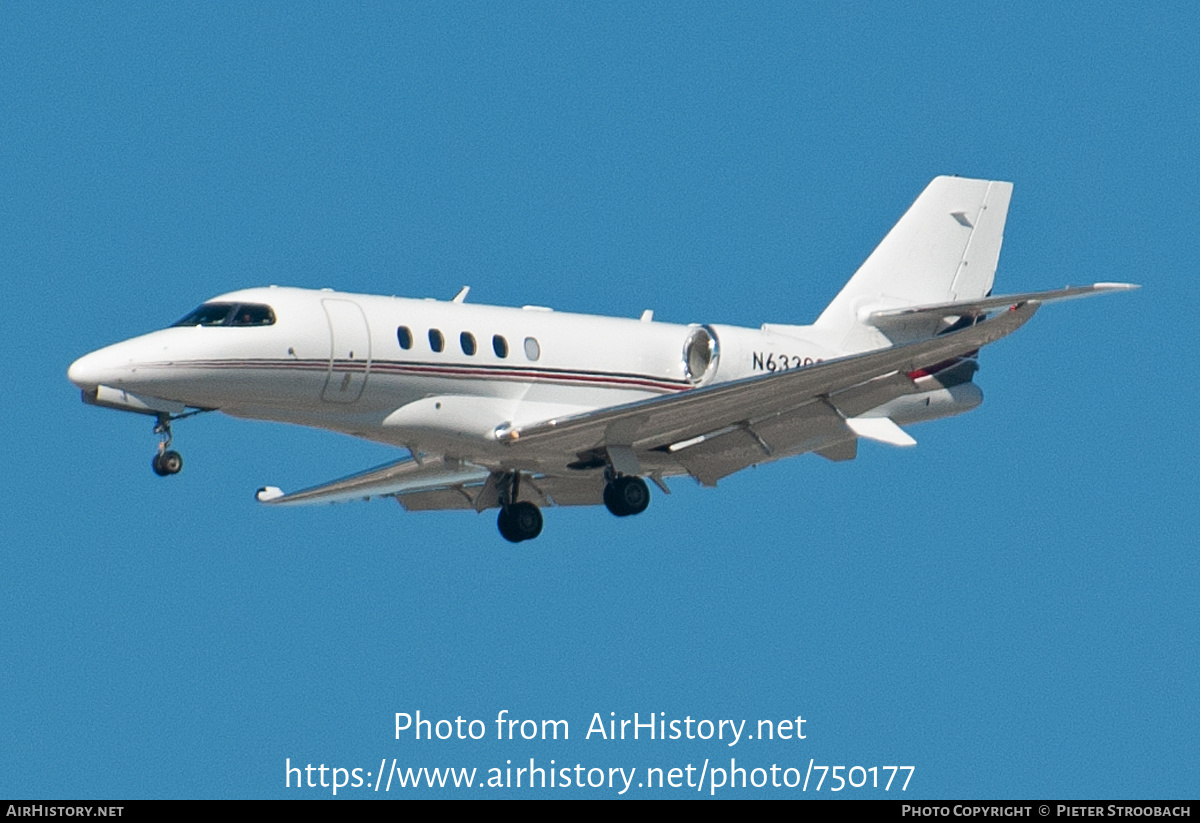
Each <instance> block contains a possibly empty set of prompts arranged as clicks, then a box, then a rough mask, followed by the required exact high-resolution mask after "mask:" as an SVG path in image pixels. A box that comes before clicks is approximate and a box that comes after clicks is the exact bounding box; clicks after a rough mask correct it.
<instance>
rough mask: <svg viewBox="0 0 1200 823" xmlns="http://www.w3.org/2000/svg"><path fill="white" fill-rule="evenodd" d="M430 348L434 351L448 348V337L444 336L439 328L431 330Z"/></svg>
mask: <svg viewBox="0 0 1200 823" xmlns="http://www.w3.org/2000/svg"><path fill="white" fill-rule="evenodd" d="M429 348H431V349H433V350H434V351H441V350H442V349H444V348H446V338H444V337H442V333H441V332H440V331H438V330H437V329H430V330H429Z"/></svg>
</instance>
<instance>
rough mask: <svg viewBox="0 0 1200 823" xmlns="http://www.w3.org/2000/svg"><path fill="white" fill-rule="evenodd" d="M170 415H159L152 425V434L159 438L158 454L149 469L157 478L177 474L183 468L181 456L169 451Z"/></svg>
mask: <svg viewBox="0 0 1200 823" xmlns="http://www.w3.org/2000/svg"><path fill="white" fill-rule="evenodd" d="M171 419H172V418H171V415H169V414H166V413H163V414H159V415H158V418H157V422H156V423H155V424H154V433H155V434H157V435H158V436H159V441H158V454H156V455H154V459H153V460H151V461H150V466H151V468H153V469H154V473H155V474H157V475H158V476H159V477H166V476H167V475H170V474H179V472H180V470H181V469H182V468H183V456H182V455H181V454H180V453H179V452H177V451H171V439H172V438H171Z"/></svg>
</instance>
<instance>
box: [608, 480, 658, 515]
mask: <svg viewBox="0 0 1200 823" xmlns="http://www.w3.org/2000/svg"><path fill="white" fill-rule="evenodd" d="M604 505H605V506H607V507H608V510H609V511H610V512H612V513H613V514H615V515H616V516H617V517H628V516H629V515H631V514H641V513H642V512H644V511H645V510H646V507H647V506H649V505H650V489H649V488H648V487H647V486H646V481H645V480H643V479H642V478H640V477H631V476H628V475H620V476H617V477H614V478H612V479H611V480H609V481H608V484H607V485H606V486H605V487H604Z"/></svg>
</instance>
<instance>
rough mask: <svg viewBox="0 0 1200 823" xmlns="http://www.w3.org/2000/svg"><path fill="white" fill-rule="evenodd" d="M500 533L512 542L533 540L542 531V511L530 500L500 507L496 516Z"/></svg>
mask: <svg viewBox="0 0 1200 823" xmlns="http://www.w3.org/2000/svg"><path fill="white" fill-rule="evenodd" d="M496 526H497V528H499V529H500V535H501V537H503V538H504V539H505V540H507V541H508V542H510V543H520V542H521V541H522V540H532V539H533V538H535V537H537V536H538V535H539V534H541V533H542V512H541V509H539V508H538V507H537V506H535V505H534V504H533V503H530V502H528V501H522V502H520V503H512V504H511V505H508V506H501V507H500V516H499V517H497V518H496Z"/></svg>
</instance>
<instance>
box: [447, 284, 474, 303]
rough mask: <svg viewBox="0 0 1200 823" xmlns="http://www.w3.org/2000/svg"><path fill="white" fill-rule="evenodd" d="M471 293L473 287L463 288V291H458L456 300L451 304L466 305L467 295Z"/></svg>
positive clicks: (455, 296)
mask: <svg viewBox="0 0 1200 823" xmlns="http://www.w3.org/2000/svg"><path fill="white" fill-rule="evenodd" d="M470 293H471V287H470V286H463V287H462V288H461V289H459V290H458V294H456V295H454V299H453V300H451V301H450V302H451V303H465V302H467V295H468V294H470Z"/></svg>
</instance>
